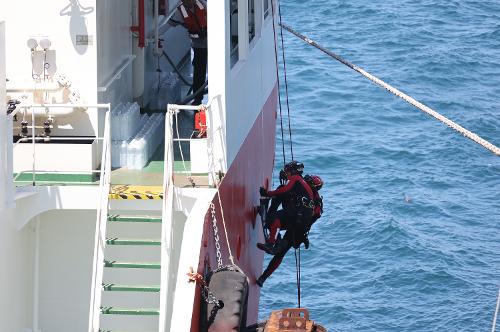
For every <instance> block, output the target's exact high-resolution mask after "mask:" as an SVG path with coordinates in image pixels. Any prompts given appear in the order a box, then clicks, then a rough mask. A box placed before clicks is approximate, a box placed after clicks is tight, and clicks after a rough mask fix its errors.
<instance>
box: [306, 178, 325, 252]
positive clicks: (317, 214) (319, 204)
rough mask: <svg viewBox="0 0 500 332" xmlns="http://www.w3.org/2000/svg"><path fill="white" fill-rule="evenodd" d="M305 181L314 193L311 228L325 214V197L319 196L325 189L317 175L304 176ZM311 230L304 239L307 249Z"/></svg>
mask: <svg viewBox="0 0 500 332" xmlns="http://www.w3.org/2000/svg"><path fill="white" fill-rule="evenodd" d="M304 180H305V181H306V182H307V184H308V185H309V187H311V189H312V191H313V201H314V208H313V215H312V218H311V226H312V225H313V224H314V223H315V222H316V220H318V219H319V218H321V215H322V214H323V197H321V195H320V194H319V190H320V189H321V188H322V187H323V180H322V179H321V178H320V177H319V176H317V175H306V176H304ZM308 235H309V230H307V232H306V236H305V239H304V246H305V247H306V249H308V248H309V238H308Z"/></svg>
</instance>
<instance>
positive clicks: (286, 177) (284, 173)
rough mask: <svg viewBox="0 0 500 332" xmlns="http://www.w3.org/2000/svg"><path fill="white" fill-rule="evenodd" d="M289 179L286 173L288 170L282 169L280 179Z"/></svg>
mask: <svg viewBox="0 0 500 332" xmlns="http://www.w3.org/2000/svg"><path fill="white" fill-rule="evenodd" d="M287 179H288V175H287V174H286V172H285V171H284V170H281V171H280V180H281V181H285V180H287Z"/></svg>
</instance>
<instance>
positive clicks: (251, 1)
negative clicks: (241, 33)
mask: <svg viewBox="0 0 500 332" xmlns="http://www.w3.org/2000/svg"><path fill="white" fill-rule="evenodd" d="M253 37H255V0H248V41H249V42H251V41H252V39H253Z"/></svg>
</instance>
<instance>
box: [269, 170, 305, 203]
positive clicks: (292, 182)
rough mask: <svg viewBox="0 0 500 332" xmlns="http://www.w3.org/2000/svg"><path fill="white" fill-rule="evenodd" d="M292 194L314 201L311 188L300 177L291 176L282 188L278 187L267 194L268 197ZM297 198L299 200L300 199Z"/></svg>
mask: <svg viewBox="0 0 500 332" xmlns="http://www.w3.org/2000/svg"><path fill="white" fill-rule="evenodd" d="M287 193H293V194H294V195H296V196H300V197H307V198H309V199H310V200H313V199H314V195H313V191H312V189H311V187H309V185H308V184H307V182H306V181H304V179H303V178H302V176H300V175H297V174H296V175H291V176H290V177H289V178H288V183H287V184H286V185H284V186H283V187H280V188H278V189H276V190H271V191H269V192H267V194H268V195H269V197H273V196H278V195H282V194H287ZM300 197H299V198H300Z"/></svg>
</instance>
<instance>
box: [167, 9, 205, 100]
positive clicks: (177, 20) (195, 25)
mask: <svg viewBox="0 0 500 332" xmlns="http://www.w3.org/2000/svg"><path fill="white" fill-rule="evenodd" d="M169 23H170V24H171V25H173V26H176V25H182V26H183V27H185V28H186V29H187V30H188V33H189V37H190V38H191V47H192V48H193V53H194V56H193V85H192V89H193V93H196V92H197V91H198V90H199V89H201V87H202V86H203V85H204V84H205V78H206V74H207V60H208V52H207V3H206V2H205V1H204V0H182V2H181V4H180V5H179V7H177V11H176V12H175V14H174V15H173V16H172V18H171V19H170V20H169ZM202 100H203V92H200V93H199V94H198V95H196V97H195V98H194V100H193V103H192V104H193V105H199V104H201V102H202Z"/></svg>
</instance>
